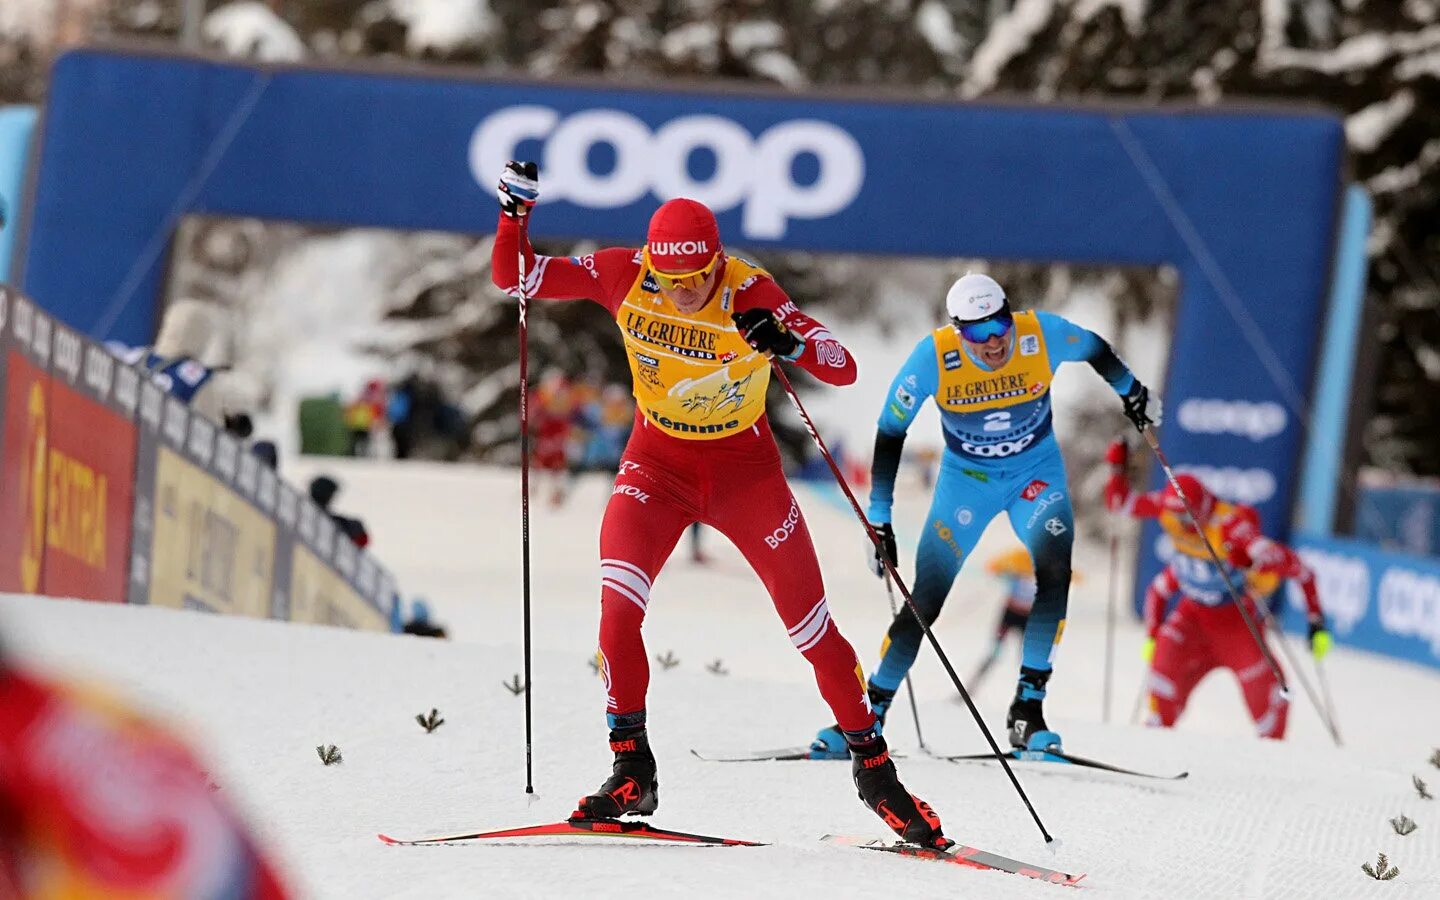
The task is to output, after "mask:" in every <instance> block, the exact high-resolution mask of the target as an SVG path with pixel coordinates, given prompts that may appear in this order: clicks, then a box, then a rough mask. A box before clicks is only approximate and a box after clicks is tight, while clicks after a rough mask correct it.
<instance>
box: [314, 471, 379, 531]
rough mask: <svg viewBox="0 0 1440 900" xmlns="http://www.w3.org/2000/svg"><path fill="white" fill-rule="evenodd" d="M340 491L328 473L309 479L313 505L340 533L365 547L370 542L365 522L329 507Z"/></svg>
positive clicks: (338, 484) (337, 483)
mask: <svg viewBox="0 0 1440 900" xmlns="http://www.w3.org/2000/svg"><path fill="white" fill-rule="evenodd" d="M338 493H340V483H339V482H337V481H336V480H335V479H333V478H331V477H330V476H329V475H317V476H316V477H314V478H312V479H311V480H310V499H311V500H314V501H315V505H316V506H318V507H320V509H321V510H322V511H323V512H324V513H325V515H327V516H329V517H330V521H332V522H334V523H335V527H336V528H339V529H340V533H341V534H344V535H345V536H346V537H348V538H350V540H351V541H353V542H354V543H355V546H357V547H366V546H369V544H370V533H369V532H367V531H366V530H365V523H364V522H361V521H360V520H359V519H352V518H350V517H349V516H342V515H340V514H338V513H336V512H333V511H332V510H331V509H330V504H331V503H333V502H335V495H336V494H338Z"/></svg>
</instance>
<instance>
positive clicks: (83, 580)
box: [41, 323, 135, 602]
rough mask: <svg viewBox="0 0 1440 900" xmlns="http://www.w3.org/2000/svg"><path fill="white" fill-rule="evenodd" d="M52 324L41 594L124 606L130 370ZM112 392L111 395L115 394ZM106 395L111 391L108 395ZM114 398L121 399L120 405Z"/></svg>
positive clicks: (131, 462) (131, 458)
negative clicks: (121, 373)
mask: <svg viewBox="0 0 1440 900" xmlns="http://www.w3.org/2000/svg"><path fill="white" fill-rule="evenodd" d="M117 368H124V367H121V366H117V361H116V360H115V358H114V357H113V356H112V355H111V354H110V353H109V352H107V351H106V350H105V349H104V348H103V347H100V346H99V345H96V344H91V343H89V342H87V341H85V340H84V339H83V338H81V337H80V336H79V335H78V334H76V333H75V332H74V331H72V330H70V329H69V328H67V327H65V326H64V325H61V324H59V323H57V324H56V325H55V327H54V330H53V337H52V343H51V355H50V372H51V375H50V396H49V403H48V410H49V426H48V434H47V438H48V439H47V448H46V465H45V480H46V487H45V490H46V503H45V507H46V528H45V535H46V544H45V565H44V579H43V581H42V587H41V592H42V593H44V594H47V595H49V596H52V597H79V598H83V599H89V600H109V601H115V602H123V601H124V600H125V599H126V589H125V585H126V573H127V571H128V563H129V559H128V557H129V554H130V510H131V503H132V484H133V478H134V471H135V426H134V424H133V422H132V417H133V416H134V412H135V389H134V385H135V373H134V372H133V371H130V370H128V369H127V370H126V372H127V375H126V377H125V379H124V380H123V385H122V382H121V381H117V377H116V369H117ZM117 389H118V393H115V392H116V391H117ZM112 393H113V394H115V395H114V396H112ZM117 398H124V400H125V405H124V406H122V405H121V402H120V400H119V399H117Z"/></svg>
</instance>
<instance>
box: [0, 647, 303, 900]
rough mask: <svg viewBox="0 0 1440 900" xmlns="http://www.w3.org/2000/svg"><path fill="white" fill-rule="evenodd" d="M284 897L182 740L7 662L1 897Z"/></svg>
mask: <svg viewBox="0 0 1440 900" xmlns="http://www.w3.org/2000/svg"><path fill="white" fill-rule="evenodd" d="M286 896H288V894H287V893H286V891H285V889H284V888H283V887H282V886H281V883H280V880H279V877H278V876H277V874H276V872H275V870H274V869H273V868H272V867H271V866H270V865H269V864H268V863H267V862H266V861H265V859H264V858H263V857H262V856H261V855H260V852H259V850H258V849H257V848H256V846H255V844H254V843H253V841H252V840H251V838H250V836H249V834H248V832H247V830H246V829H245V827H244V826H243V825H242V824H241V822H240V820H239V818H238V817H237V816H236V815H235V814H234V812H233V811H231V810H230V809H229V808H228V807H227V805H226V804H225V803H224V802H223V801H222V800H221V799H220V795H219V794H217V793H216V792H215V789H214V788H213V787H212V785H211V784H210V780H209V778H208V776H207V775H206V773H205V772H204V771H203V770H202V769H201V768H200V767H199V765H198V764H197V763H196V761H195V759H194V758H193V757H192V756H191V754H190V752H189V751H188V750H187V749H186V748H185V746H184V745H183V744H181V743H180V742H179V741H178V740H176V739H175V738H174V737H172V736H171V735H169V734H167V733H166V732H165V731H163V730H162V729H160V728H159V727H157V726H155V725H154V724H152V723H150V722H148V721H146V720H144V719H142V718H141V717H140V716H138V715H137V714H135V713H134V712H132V711H131V710H128V709H126V708H125V707H124V706H122V705H121V704H119V703H116V702H115V701H113V700H109V699H101V698H98V697H96V696H93V695H91V694H88V693H84V692H81V691H77V690H74V689H71V688H67V687H62V686H60V685H58V684H54V683H50V682H46V681H43V680H41V679H39V678H36V677H34V676H32V675H30V674H28V673H23V672H20V671H18V670H17V669H15V668H13V667H9V666H6V665H5V663H4V661H3V660H0V897H6V898H10V897H25V898H87V897H97V898H98V897H104V898H111V897H124V898H135V900H138V898H182V897H183V898H217V900H218V898H227V900H232V898H233V900H272V898H283V897H286Z"/></svg>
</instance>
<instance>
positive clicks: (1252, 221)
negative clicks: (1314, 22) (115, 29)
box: [15, 49, 1345, 585]
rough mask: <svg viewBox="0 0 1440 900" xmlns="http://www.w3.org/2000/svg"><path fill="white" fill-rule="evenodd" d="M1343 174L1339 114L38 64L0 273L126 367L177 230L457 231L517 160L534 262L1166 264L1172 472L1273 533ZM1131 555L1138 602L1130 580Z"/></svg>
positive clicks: (132, 60)
mask: <svg viewBox="0 0 1440 900" xmlns="http://www.w3.org/2000/svg"><path fill="white" fill-rule="evenodd" d="M1344 147H1345V142H1344V131H1343V127H1342V124H1341V122H1340V121H1339V119H1338V118H1337V117H1336V116H1334V115H1332V114H1330V113H1328V112H1324V111H1319V110H1306V109H1296V108H1279V107H1263V106H1256V107H1160V108H1155V107H1144V108H1141V107H1127V106H1073V107H1040V106H1027V105H1006V104H1003V103H990V102H986V103H958V102H944V101H933V100H918V99H916V100H907V99H897V98H896V97H887V98H874V97H870V98H863V97H841V96H833V95H823V96H815V95H795V94H789V93H779V92H765V91H763V90H762V89H758V88H755V89H751V88H739V89H736V88H725V87H709V88H696V89H688V88H669V87H622V86H613V85H599V84H580V83H568V84H562V83H556V82H531V81H512V80H500V79H486V78H466V77H463V76H456V75H454V74H453V73H452V72H450V71H446V72H444V73H443V74H441V73H437V72H433V71H426V70H407V71H404V72H398V73H397V72H392V71H375V70H355V71H347V70H336V69H318V68H302V67H267V66H257V65H250V64H244V63H237V62H225V61H216V60H208V59H201V58H189V57H178V56H165V55H145V54H137V53H135V52H127V51H120V50H106V49H83V50H78V51H73V52H70V53H68V54H66V55H64V56H63V57H61V58H60V59H59V60H58V61H57V62H56V64H55V69H54V72H53V78H52V82H51V86H50V92H49V98H48V103H47V108H46V112H45V115H44V119H43V122H42V124H41V128H40V141H39V148H38V158H37V162H36V165H35V166H34V172H33V175H32V184H31V190H30V192H29V195H28V203H27V204H26V210H27V224H28V228H27V229H26V230H25V233H24V234H23V235H22V241H21V247H20V248H19V249H18V251H17V255H16V259H15V262H16V266H17V269H18V271H19V272H20V273H21V274H20V279H21V280H20V282H19V283H20V284H22V285H23V288H24V290H25V291H26V292H27V293H29V294H30V295H31V296H33V297H35V298H36V299H37V300H38V301H39V302H41V303H42V304H43V305H44V306H46V307H47V308H48V309H50V310H51V311H52V312H53V313H54V314H55V315H57V316H59V317H60V318H61V319H63V320H64V321H66V322H69V323H70V324H72V325H74V326H75V327H77V328H79V329H81V330H85V331H88V332H89V333H90V334H91V336H92V337H96V338H116V339H119V340H123V341H131V342H143V341H148V340H149V339H150V338H151V336H152V334H153V329H154V326H155V318H156V307H157V298H158V297H159V296H160V294H161V290H162V281H163V277H164V272H165V268H166V265H167V256H168V249H169V245H170V240H171V237H172V236H173V233H174V230H175V227H176V225H177V224H178V223H179V221H180V220H181V219H182V218H183V217H184V216H187V215H192V214H201V215H218V216H255V217H262V218H270V219H281V220H292V221H300V222H309V223H323V224H331V225H336V226H375V227H384V228H397V229H438V230H447V231H457V232H471V233H484V232H488V231H490V230H492V229H493V227H494V219H495V204H494V200H493V196H492V188H491V179H493V177H494V174H495V172H496V171H497V167H498V163H499V162H500V161H503V160H504V159H505V158H507V157H508V156H510V155H511V154H515V155H518V156H522V157H528V158H536V159H540V160H542V165H543V169H544V172H545V178H546V185H547V191H546V196H547V200H546V202H547V209H546V211H545V215H544V216H541V217H538V218H537V220H536V234H537V236H541V237H570V238H594V239H600V240H613V241H617V242H621V241H627V242H633V241H634V240H636V238H637V236H638V235H641V234H643V231H644V226H645V223H646V220H647V218H648V216H649V214H650V212H651V210H652V209H653V208H654V205H655V204H656V202H657V201H658V200H659V199H661V198H662V197H665V196H670V195H673V194H677V193H684V194H688V195H690V196H695V197H699V198H700V199H704V200H707V201H708V202H710V203H711V205H712V206H713V207H715V208H716V209H717V211H718V212H719V216H720V224H721V227H722V229H723V230H724V233H726V234H727V235H730V236H732V239H733V240H735V242H736V243H743V244H745V245H746V246H748V247H755V248H765V247H774V248H780V249H786V250H811V251H823V252H839V253H868V254H883V255H911V256H975V257H988V258H995V259H1012V260H1022V259H1023V260H1037V261H1052V260H1063V261H1071V262H1079V263H1091V264H1126V265H1152V266H1153V265H1169V266H1173V267H1174V268H1175V270H1176V271H1178V273H1179V276H1180V282H1181V301H1180V304H1179V308H1178V311H1177V318H1176V322H1175V331H1174V340H1173V345H1172V348H1171V358H1170V364H1169V372H1168V376H1167V384H1166V385H1165V391H1164V396H1165V399H1166V402H1167V407H1168V409H1169V410H1170V411H1171V420H1170V422H1168V423H1167V425H1166V427H1165V429H1164V438H1165V442H1166V445H1167V449H1168V452H1169V455H1170V457H1171V458H1172V459H1173V460H1175V461H1177V462H1180V461H1183V462H1184V463H1186V464H1188V465H1190V466H1196V467H1201V468H1202V470H1203V469H1206V468H1208V469H1211V470H1213V471H1216V472H1226V471H1233V470H1240V472H1241V474H1242V475H1243V476H1244V477H1245V478H1248V479H1249V480H1248V481H1245V483H1246V484H1247V485H1249V488H1248V490H1249V496H1247V497H1244V498H1242V499H1247V500H1251V501H1254V502H1256V503H1257V505H1258V506H1259V507H1260V509H1261V512H1262V514H1263V515H1264V517H1265V520H1266V522H1267V523H1273V524H1274V525H1275V526H1278V527H1280V528H1283V527H1285V526H1286V525H1287V524H1288V523H1289V521H1290V511H1291V506H1292V502H1293V496H1294V491H1295V481H1296V473H1297V471H1298V468H1299V459H1300V453H1301V448H1302V444H1303V443H1304V439H1305V431H1306V427H1307V415H1308V414H1307V410H1308V409H1309V395H1310V392H1311V389H1312V385H1313V382H1314V380H1315V368H1316V364H1317V354H1318V348H1319V346H1320V338H1321V332H1322V327H1323V323H1324V319H1325V315H1326V299H1327V291H1328V285H1329V282H1330V277H1331V269H1332V254H1333V245H1334V241H1335V235H1336V232H1337V223H1338V221H1339V206H1340V198H1341V195H1342V190H1341V188H1342V168H1343V165H1344V161H1345V149H1344ZM1021 301H1022V303H1023V298H1021ZM1186 401H1194V402H1195V404H1196V405H1192V406H1191V407H1189V408H1190V410H1191V413H1190V414H1188V418H1189V422H1188V424H1187V422H1186V418H1187V417H1186V416H1181V415H1179V414H1178V412H1177V411H1178V410H1180V408H1181V406H1182V405H1183V404H1185V403H1186ZM1206 404H1208V405H1206ZM1157 477H1158V476H1157ZM1157 483H1158V482H1157ZM1153 536H1154V534H1153V531H1152V532H1150V533H1149V535H1148V537H1147V539H1146V541H1145V544H1146V547H1147V548H1148V547H1150V546H1152V545H1153V541H1152V540H1150V538H1153ZM1144 556H1145V559H1144V561H1143V562H1142V565H1141V567H1140V572H1139V574H1140V575H1141V581H1140V584H1141V585H1143V584H1144V580H1145V579H1147V578H1148V576H1149V574H1150V573H1151V572H1152V571H1153V570H1154V566H1155V563H1154V561H1153V560H1152V559H1150V558H1149V553H1148V551H1147V553H1146V554H1144Z"/></svg>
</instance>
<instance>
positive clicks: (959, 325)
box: [950, 309, 1015, 344]
mask: <svg viewBox="0 0 1440 900" xmlns="http://www.w3.org/2000/svg"><path fill="white" fill-rule="evenodd" d="M950 321H952V322H954V323H955V328H956V330H957V331H959V332H960V336H961V337H963V338H964V339H965V340H967V341H969V342H970V343H972V344H983V343H985V342H986V341H988V340H990V339H991V338H992V337H1004V336H1005V335H1007V334H1009V333H1010V329H1011V328H1013V327H1015V317H1014V316H1012V315H1010V310H1008V309H1001V310H1000V311H999V312H997V313H993V314H992V315H988V316H986V317H985V318H983V319H975V320H974V321H972V322H962V321H960V320H959V319H951V320H950Z"/></svg>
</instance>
